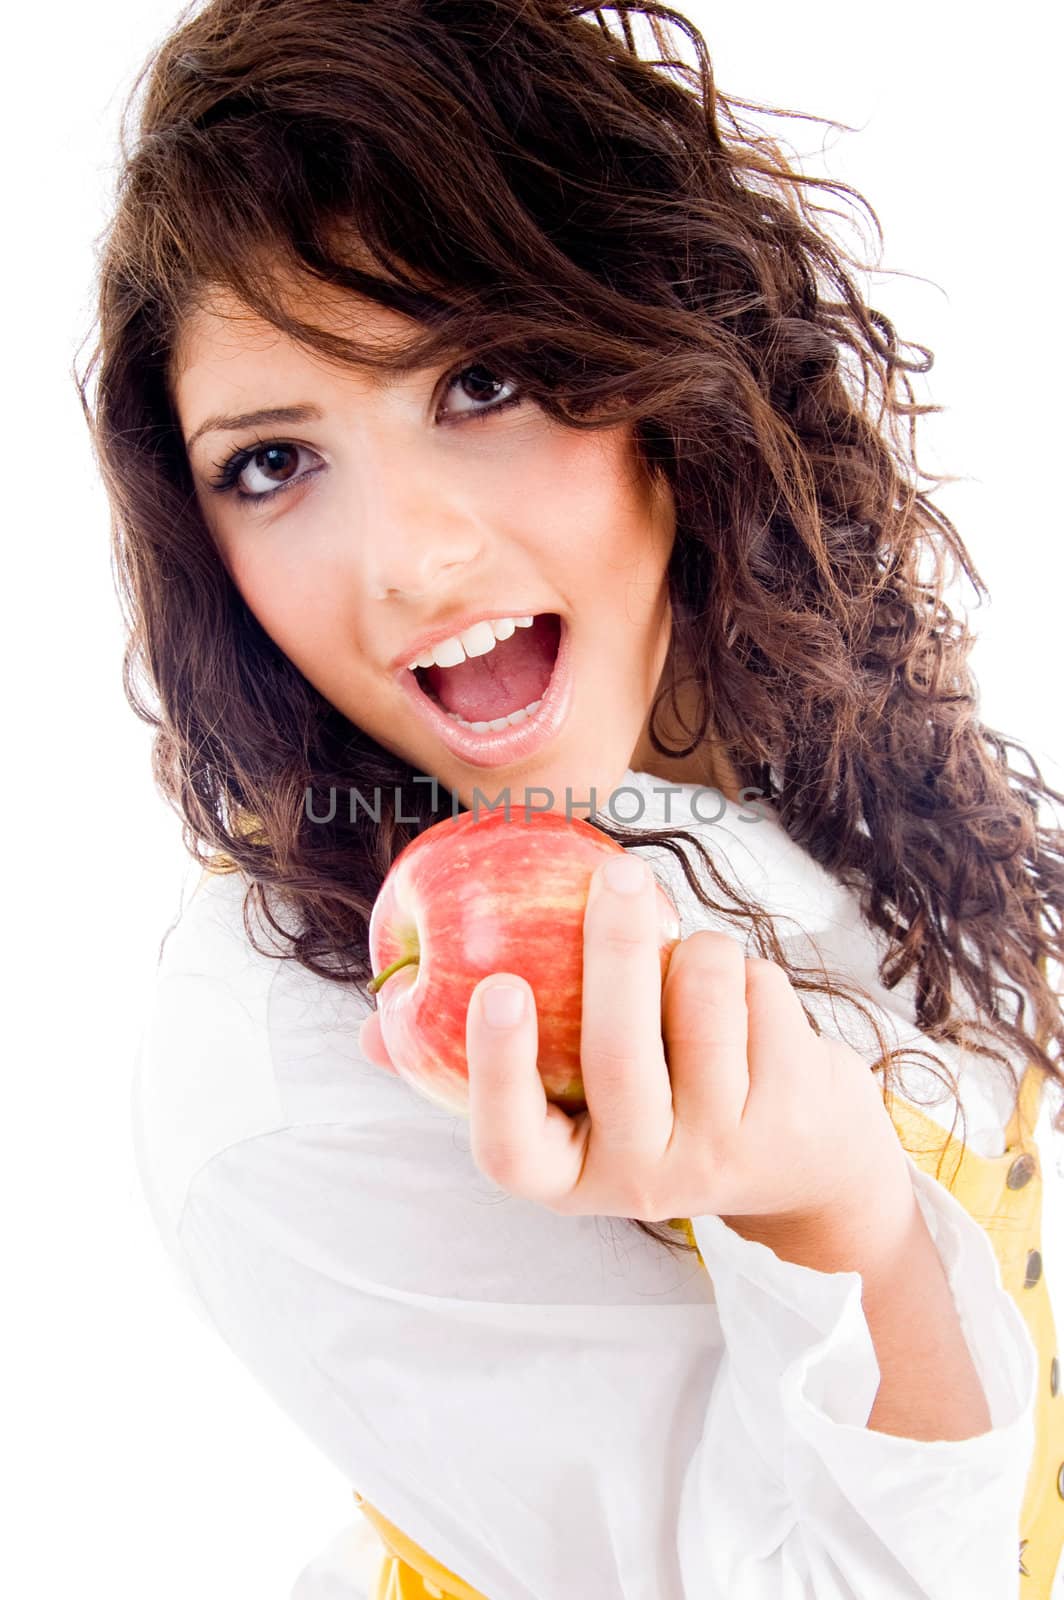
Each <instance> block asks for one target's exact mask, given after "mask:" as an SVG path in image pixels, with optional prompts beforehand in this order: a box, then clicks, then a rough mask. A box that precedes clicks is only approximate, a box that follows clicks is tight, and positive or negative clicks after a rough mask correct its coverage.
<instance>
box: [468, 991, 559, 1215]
mask: <svg viewBox="0 0 1064 1600" xmlns="http://www.w3.org/2000/svg"><path fill="white" fill-rule="evenodd" d="M500 990H516V991H517V993H518V994H519V995H521V996H522V997H523V1009H522V1011H521V1013H520V1015H517V1014H511V1015H510V1018H509V1020H506V1019H505V1017H504V1016H501V1015H499V1013H496V1016H497V1017H498V1020H494V1021H493V1020H492V1016H491V1008H490V1006H485V1004H484V1000H485V996H487V995H492V996H497V994H498V991H500ZM538 1056H539V1027H538V1022H537V1018H536V1002H535V997H534V995H533V993H532V990H531V988H530V986H529V985H528V984H527V983H525V981H524V979H522V978H519V977H517V976H515V975H514V974H512V973H505V972H504V973H492V975H491V976H490V977H489V978H483V979H481V981H480V982H479V983H478V984H477V986H476V988H475V989H474V990H473V993H472V995H471V996H470V1001H469V1008H468V1010H467V1012H466V1059H467V1062H468V1066H469V1122H470V1149H471V1152H472V1155H473V1160H474V1161H475V1162H476V1164H477V1166H478V1167H479V1168H480V1170H481V1172H483V1173H484V1174H485V1176H486V1177H489V1178H491V1179H493V1181H494V1182H496V1183H498V1184H501V1185H502V1187H503V1188H504V1189H508V1190H509V1191H510V1193H511V1194H516V1195H520V1196H521V1197H522V1198H523V1199H526V1200H538V1201H541V1202H546V1203H549V1202H550V1201H551V1200H553V1199H555V1198H556V1197H557V1196H559V1195H562V1194H565V1193H566V1192H567V1191H568V1190H569V1189H570V1188H572V1186H573V1184H574V1183H575V1182H576V1179H577V1177H578V1176H579V1172H580V1165H581V1155H580V1151H579V1149H578V1148H577V1147H576V1146H575V1145H574V1128H575V1126H576V1125H575V1124H574V1122H573V1121H572V1120H571V1119H570V1118H569V1117H568V1116H566V1114H565V1112H564V1111H563V1110H562V1109H561V1108H560V1107H559V1106H555V1105H552V1104H551V1103H550V1102H549V1101H548V1100H547V1095H546V1091H545V1090H544V1087H543V1079H542V1078H541V1077H540V1075H539V1070H538V1067H537V1061H538ZM578 1143H579V1141H578V1140H577V1141H576V1144H577V1145H578Z"/></svg>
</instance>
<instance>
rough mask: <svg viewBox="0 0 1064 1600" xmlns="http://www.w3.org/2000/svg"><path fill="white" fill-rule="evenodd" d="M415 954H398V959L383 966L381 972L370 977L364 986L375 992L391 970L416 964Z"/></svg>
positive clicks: (395, 970) (372, 992)
mask: <svg viewBox="0 0 1064 1600" xmlns="http://www.w3.org/2000/svg"><path fill="white" fill-rule="evenodd" d="M417 960H418V958H417V956H400V957H399V960H398V961H393V962H392V964H391V966H390V967H385V968H384V971H383V972H378V974H377V976H376V977H375V978H371V979H370V981H369V983H367V985H366V988H367V990H368V991H369V993H370V994H376V993H377V990H378V989H379V988H380V987H381V985H382V984H384V983H387V981H388V979H389V978H390V977H391V975H392V973H393V972H398V971H399V968H400V967H410V966H414V967H416V966H417Z"/></svg>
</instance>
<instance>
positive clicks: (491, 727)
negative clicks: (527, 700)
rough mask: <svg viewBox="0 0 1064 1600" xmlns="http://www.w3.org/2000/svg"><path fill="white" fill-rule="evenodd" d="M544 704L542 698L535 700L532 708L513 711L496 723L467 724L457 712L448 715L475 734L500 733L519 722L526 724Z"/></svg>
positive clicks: (497, 719)
mask: <svg viewBox="0 0 1064 1600" xmlns="http://www.w3.org/2000/svg"><path fill="white" fill-rule="evenodd" d="M542 704H543V699H542V696H541V697H540V698H539V699H538V700H533V702H532V704H531V705H530V706H522V707H521V709H520V710H519V711H511V712H510V715H509V716H508V717H496V718H495V720H494V722H467V721H466V719H465V717H460V716H459V715H458V713H457V711H448V713H447V715H448V716H449V717H453V718H454V720H455V722H458V723H460V724H461V726H462V727H463V728H472V730H473V732H474V733H499V732H500V731H501V730H502V729H503V728H513V727H515V726H516V725H517V723H519V722H524V720H525V718H526V717H530V716H531V715H532V713H533V711H536V710H537V709H538V708H539V707H540V706H541V705H542Z"/></svg>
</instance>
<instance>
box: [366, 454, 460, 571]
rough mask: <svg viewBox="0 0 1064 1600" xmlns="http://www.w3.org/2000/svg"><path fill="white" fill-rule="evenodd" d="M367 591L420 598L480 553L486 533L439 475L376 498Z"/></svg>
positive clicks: (368, 559)
mask: <svg viewBox="0 0 1064 1600" xmlns="http://www.w3.org/2000/svg"><path fill="white" fill-rule="evenodd" d="M367 527H368V529H369V530H370V531H369V538H368V541H367V544H366V546H365V549H366V563H367V578H368V584H369V593H370V595H371V597H372V598H373V599H374V600H388V599H393V598H397V597H398V598H403V599H418V598H424V597H425V596H427V595H429V594H432V593H433V592H434V591H438V590H439V589H440V588H441V587H446V585H447V584H448V583H449V582H453V580H454V579H455V578H456V577H457V576H458V575H459V574H460V572H461V570H462V569H463V568H466V567H471V566H472V565H473V564H474V563H475V562H476V561H477V559H478V558H479V557H480V555H481V553H482V550H483V546H484V535H483V530H482V528H481V525H480V522H479V519H478V518H477V517H476V515H475V513H474V512H473V511H472V510H471V509H470V508H469V507H468V506H465V507H462V506H461V505H459V504H457V503H455V501H453V500H448V498H447V496H446V493H445V491H444V490H443V489H442V486H441V484H440V483H439V481H438V480H436V481H435V483H433V484H430V485H429V486H428V488H427V489H426V488H425V487H424V486H423V487H422V488H421V489H420V490H419V489H418V488H417V486H416V485H413V484H408V485H407V486H406V489H405V490H403V489H400V490H399V492H396V491H395V486H394V485H393V488H392V491H391V492H389V493H387V494H384V495H381V496H380V497H379V498H378V503H377V507H376V510H375V513H374V515H373V517H372V518H371V519H370V520H369V522H368V524H367Z"/></svg>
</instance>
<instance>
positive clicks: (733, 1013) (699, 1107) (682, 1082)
mask: <svg viewBox="0 0 1064 1600" xmlns="http://www.w3.org/2000/svg"><path fill="white" fill-rule="evenodd" d="M747 964H748V963H747V961H746V959H745V957H744V954H743V947H742V945H741V944H740V943H739V941H738V940H737V939H735V938H733V937H732V936H731V935H730V934H727V933H723V932H717V931H712V930H710V929H700V930H699V931H698V932H697V933H692V934H691V935H690V936H689V937H688V938H686V939H684V940H682V941H681V943H680V944H678V945H677V946H676V948H675V949H674V950H673V952H672V959H671V961H670V962H669V970H668V972H667V973H666V975H665V987H664V991H663V994H662V1025H663V1031H664V1036H665V1053H666V1057H667V1059H668V1064H669V1077H670V1079H671V1080H672V1103H673V1114H674V1116H675V1119H676V1124H677V1127H678V1128H682V1129H683V1131H684V1133H685V1134H687V1135H690V1136H691V1137H692V1138H694V1139H695V1140H696V1141H697V1142H698V1146H699V1148H700V1149H704V1148H705V1147H706V1146H707V1145H708V1146H710V1147H712V1145H713V1144H714V1143H715V1142H716V1141H717V1140H718V1139H720V1140H722V1141H726V1140H727V1139H728V1137H729V1135H730V1134H732V1133H734V1131H735V1129H736V1128H737V1127H738V1125H739V1122H740V1121H741V1119H742V1114H743V1107H744V1106H745V1104H746V1098H747V1095H748V1093H749V1090H750V1069H749V1060H748V1011H747V1001H746V967H747Z"/></svg>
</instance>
